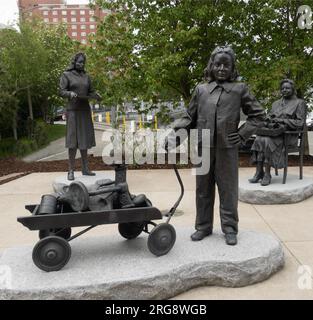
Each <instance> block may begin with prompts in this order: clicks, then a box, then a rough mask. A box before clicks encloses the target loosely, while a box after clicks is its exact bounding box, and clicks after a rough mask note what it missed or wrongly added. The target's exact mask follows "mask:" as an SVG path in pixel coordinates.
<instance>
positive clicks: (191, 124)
mask: <svg viewBox="0 0 313 320" xmlns="http://www.w3.org/2000/svg"><path fill="white" fill-rule="evenodd" d="M235 61H236V58H235V53H234V51H233V50H232V49H231V48H230V47H227V46H225V47H217V48H216V49H215V50H214V51H213V52H212V54H211V57H210V60H209V62H208V65H207V68H206V70H205V80H206V81H205V82H204V83H200V84H198V85H197V87H196V88H195V90H194V93H193V95H192V98H191V101H190V104H189V108H188V110H187V112H186V114H185V116H183V117H182V118H180V119H178V120H176V121H175V122H174V124H173V125H172V126H173V128H174V129H175V130H178V129H180V128H186V129H188V130H189V129H193V128H197V129H198V130H202V129H210V169H209V172H207V173H206V174H204V175H197V176H196V211H197V213H196V222H195V228H196V232H194V233H193V234H192V235H191V239H192V240H193V241H199V240H202V239H203V238H204V237H207V236H209V235H211V234H212V230H213V217H214V201H215V185H217V188H218V192H219V196H220V218H221V227H222V231H223V233H224V234H225V239H226V243H227V244H228V245H236V244H237V233H238V209H237V208H238V146H239V145H240V144H241V143H242V142H244V141H246V140H247V139H248V138H249V137H250V136H251V135H252V134H254V133H255V131H256V129H257V127H258V126H259V125H260V124H261V123H263V121H264V115H265V113H264V109H263V108H262V107H261V105H260V104H259V103H258V102H257V101H256V99H255V98H254V96H253V95H252V94H251V93H250V92H249V89H248V86H247V85H246V84H245V83H243V82H239V81H237V79H238V73H237V70H236V65H235ZM240 110H242V111H243V113H244V114H246V115H247V120H246V123H245V124H244V125H243V126H242V127H240V129H238V125H239V121H240ZM198 147H199V153H201V148H202V145H201V141H199V146H198Z"/></svg>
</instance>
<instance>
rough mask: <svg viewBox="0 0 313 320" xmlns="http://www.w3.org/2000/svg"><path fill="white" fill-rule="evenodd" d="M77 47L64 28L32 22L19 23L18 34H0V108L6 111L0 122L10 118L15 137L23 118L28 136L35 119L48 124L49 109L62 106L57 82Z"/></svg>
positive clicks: (5, 32) (14, 31) (13, 31)
mask: <svg viewBox="0 0 313 320" xmlns="http://www.w3.org/2000/svg"><path fill="white" fill-rule="evenodd" d="M78 46H79V45H78V44H77V43H74V42H73V41H72V40H71V39H70V38H69V37H68V36H67V32H66V28H65V26H64V25H59V26H56V27H54V26H52V27H51V26H47V25H46V24H44V23H43V22H42V21H39V20H34V21H31V22H29V21H25V22H23V23H21V24H20V30H19V31H18V30H11V29H4V30H1V32H0V62H1V70H2V73H1V80H0V86H1V89H2V91H3V95H2V96H1V97H0V99H2V101H1V102H0V104H1V103H2V105H3V106H4V105H5V104H7V107H6V108H2V109H1V111H0V112H1V115H0V118H1V117H2V118H3V119H5V118H6V117H7V116H8V115H9V114H10V115H11V116H12V117H13V118H14V119H12V121H11V122H10V123H13V125H14V129H13V131H14V136H15V137H17V132H16V131H17V130H16V127H17V126H18V125H19V126H18V127H21V124H22V123H23V122H25V118H26V117H28V124H29V132H28V134H29V135H30V136H31V134H32V127H33V121H34V117H38V116H40V115H42V117H43V119H44V120H47V119H48V116H49V115H51V116H52V114H51V113H52V111H51V109H52V107H53V106H54V105H57V104H61V101H62V100H61V98H59V97H58V84H59V78H60V75H61V73H62V72H63V71H64V69H65V68H66V66H67V65H68V64H69V61H70V59H71V56H72V55H73V54H74V52H75V49H76V48H77V47H78ZM9 97H10V98H9ZM9 102H10V103H9ZM25 107H27V109H28V112H26V110H24V109H26V108H25ZM8 109H10V110H8ZM11 109H12V112H11ZM8 111H9V112H8ZM13 111H14V112H13ZM3 113H6V114H3ZM19 118H20V119H19Z"/></svg>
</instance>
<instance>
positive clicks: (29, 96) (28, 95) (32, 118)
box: [27, 87, 34, 120]
mask: <svg viewBox="0 0 313 320" xmlns="http://www.w3.org/2000/svg"><path fill="white" fill-rule="evenodd" d="M27 100H28V109H29V117H30V119H31V120H34V114H33V104H32V97H31V94H30V87H27Z"/></svg>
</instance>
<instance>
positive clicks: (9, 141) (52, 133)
mask: <svg viewBox="0 0 313 320" xmlns="http://www.w3.org/2000/svg"><path fill="white" fill-rule="evenodd" d="M41 126H42V130H43V131H40V132H39V134H38V135H37V139H33V140H30V139H27V138H25V137H21V138H20V139H19V140H18V141H15V140H14V139H13V138H5V139H2V140H0V159H1V158H7V157H18V158H22V157H25V156H27V155H28V154H30V153H33V152H35V151H38V150H40V149H43V148H45V147H46V146H47V145H48V144H49V143H50V142H52V141H54V140H57V139H60V138H62V137H64V136H65V133H66V126H65V125H62V124H44V123H43V122H41ZM39 140H40V141H39Z"/></svg>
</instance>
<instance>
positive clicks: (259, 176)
mask: <svg viewBox="0 0 313 320" xmlns="http://www.w3.org/2000/svg"><path fill="white" fill-rule="evenodd" d="M263 177H264V170H263V162H261V161H258V162H257V164H256V172H255V175H254V176H253V178H251V179H249V182H250V183H257V182H259V181H260V180H262V179H263Z"/></svg>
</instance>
